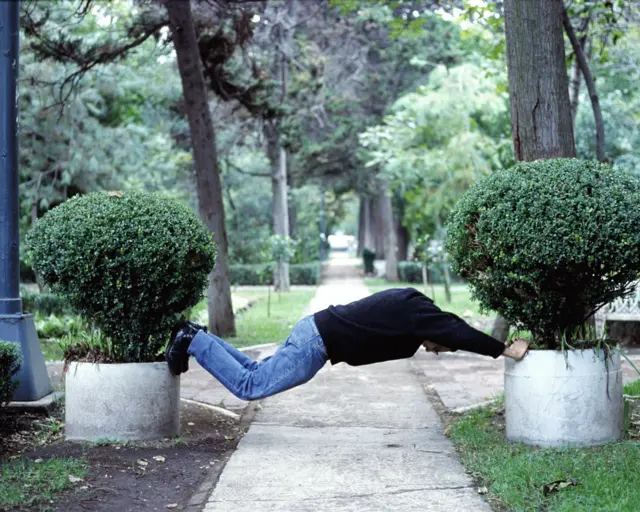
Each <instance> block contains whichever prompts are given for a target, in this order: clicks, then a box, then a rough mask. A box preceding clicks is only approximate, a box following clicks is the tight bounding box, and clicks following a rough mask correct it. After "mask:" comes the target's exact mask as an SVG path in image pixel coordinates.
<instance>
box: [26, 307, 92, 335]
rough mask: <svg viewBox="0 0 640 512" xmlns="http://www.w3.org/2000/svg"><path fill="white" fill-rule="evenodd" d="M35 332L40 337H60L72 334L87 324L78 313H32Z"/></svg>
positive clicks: (81, 329) (84, 327) (86, 327)
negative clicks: (59, 314)
mask: <svg viewBox="0 0 640 512" xmlns="http://www.w3.org/2000/svg"><path fill="white" fill-rule="evenodd" d="M33 319H34V322H35V325H36V332H37V333H38V337H39V338H40V339H43V338H44V339H47V338H62V337H63V336H65V335H67V334H74V333H78V332H80V331H83V330H86V329H88V325H87V324H86V322H85V321H83V319H82V317H81V316H78V315H61V316H57V315H43V314H41V313H36V314H35V315H34V318H33Z"/></svg>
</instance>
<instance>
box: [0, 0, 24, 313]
mask: <svg viewBox="0 0 640 512" xmlns="http://www.w3.org/2000/svg"><path fill="white" fill-rule="evenodd" d="M19 43H20V4H19V2H0V315H11V314H14V313H21V312H22V301H21V300H20V253H19V233H18V223H19V218H20V217H19V215H20V211H19V194H18V141H17V132H18V104H17V103H18V94H17V92H18V91H17V89H18V47H19Z"/></svg>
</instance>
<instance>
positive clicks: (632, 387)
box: [624, 379, 640, 396]
mask: <svg viewBox="0 0 640 512" xmlns="http://www.w3.org/2000/svg"><path fill="white" fill-rule="evenodd" d="M624 394H625V395H631V396H640V379H638V380H634V381H633V382H627V383H626V384H625V385H624Z"/></svg>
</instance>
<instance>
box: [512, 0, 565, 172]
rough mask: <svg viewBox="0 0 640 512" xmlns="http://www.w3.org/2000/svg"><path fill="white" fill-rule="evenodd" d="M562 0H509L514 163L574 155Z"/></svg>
mask: <svg viewBox="0 0 640 512" xmlns="http://www.w3.org/2000/svg"><path fill="white" fill-rule="evenodd" d="M563 12H564V5H563V3H562V1H561V0H533V1H526V2H523V1H521V0H505V2H504V25H505V34H506V40H507V68H508V71H509V91H510V92H509V96H510V102H511V133H512V137H513V147H514V151H515V155H516V159H517V160H519V161H522V160H526V161H531V160H538V159H541V158H554V157H575V155H576V150H575V142H574V138H573V122H572V119H571V104H570V102H569V79H568V77H567V68H566V63H565V53H564V33H563V27H562V13H563Z"/></svg>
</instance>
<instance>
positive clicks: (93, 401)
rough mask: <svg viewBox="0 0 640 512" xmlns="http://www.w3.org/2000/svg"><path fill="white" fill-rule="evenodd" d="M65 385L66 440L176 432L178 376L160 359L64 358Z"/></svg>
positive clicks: (171, 434) (155, 436)
mask: <svg viewBox="0 0 640 512" xmlns="http://www.w3.org/2000/svg"><path fill="white" fill-rule="evenodd" d="M65 387H66V390H65V391H66V393H65V409H66V411H65V431H66V438H67V439H68V440H73V441H96V440H98V439H113V440H123V441H135V440H151V439H162V438H166V437H174V436H177V435H178V433H179V430H180V378H179V377H174V376H173V375H171V373H170V372H169V368H168V367H167V364H166V363H127V364H92V363H70V364H69V367H68V369H67V372H66V376H65Z"/></svg>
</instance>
